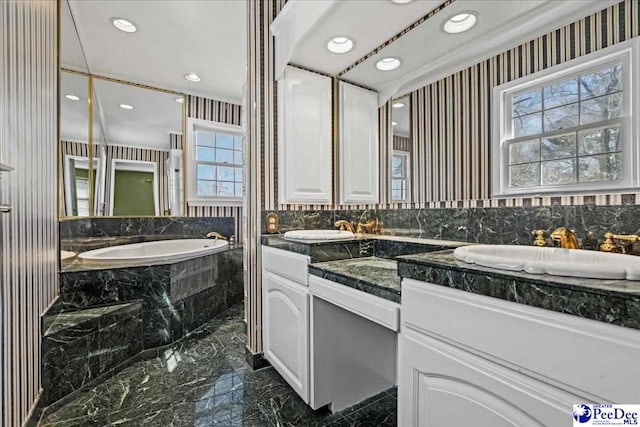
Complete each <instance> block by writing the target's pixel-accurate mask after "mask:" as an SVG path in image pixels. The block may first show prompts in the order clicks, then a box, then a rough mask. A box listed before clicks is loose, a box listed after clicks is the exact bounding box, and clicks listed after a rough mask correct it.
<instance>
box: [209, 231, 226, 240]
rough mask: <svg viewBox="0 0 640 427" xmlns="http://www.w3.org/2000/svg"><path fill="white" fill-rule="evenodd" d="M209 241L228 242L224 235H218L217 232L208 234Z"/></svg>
mask: <svg viewBox="0 0 640 427" xmlns="http://www.w3.org/2000/svg"><path fill="white" fill-rule="evenodd" d="M207 239H215V240H218V239H220V240H227V238H226V237H224V236H223V235H222V234H220V233H218V232H217V231H212V232H211V233H207Z"/></svg>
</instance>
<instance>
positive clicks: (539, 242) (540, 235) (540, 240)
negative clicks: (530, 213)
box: [531, 230, 547, 247]
mask: <svg viewBox="0 0 640 427" xmlns="http://www.w3.org/2000/svg"><path fill="white" fill-rule="evenodd" d="M544 233H545V231H544V230H532V231H531V234H532V235H534V236H535V239H534V240H533V246H540V247H544V246H547V239H545V237H544Z"/></svg>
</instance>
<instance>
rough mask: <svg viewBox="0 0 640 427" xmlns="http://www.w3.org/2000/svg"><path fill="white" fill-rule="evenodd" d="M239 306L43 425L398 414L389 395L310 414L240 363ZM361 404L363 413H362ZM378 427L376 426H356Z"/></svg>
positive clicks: (359, 418)
mask: <svg viewBox="0 0 640 427" xmlns="http://www.w3.org/2000/svg"><path fill="white" fill-rule="evenodd" d="M243 315H244V312H243V307H242V305H241V304H238V305H236V306H234V307H233V308H232V309H230V310H228V311H226V312H224V313H222V314H221V315H220V316H218V317H217V318H215V319H213V320H212V321H210V322H207V323H206V324H205V325H203V326H202V327H201V328H199V329H197V330H196V331H194V332H193V333H191V334H189V335H187V336H186V337H184V338H183V339H182V340H181V341H180V342H178V343H176V344H174V345H173V346H171V347H169V348H167V349H164V350H159V351H158V356H157V357H155V358H151V359H146V360H140V361H139V362H136V363H134V364H132V365H131V366H128V367H126V368H124V369H123V370H121V371H119V372H118V373H116V374H115V375H114V376H113V377H111V378H108V379H106V380H105V381H104V382H102V383H100V384H98V385H96V386H94V387H92V388H91V389H87V390H81V391H80V392H79V393H77V394H75V395H74V396H72V397H71V398H70V400H69V401H67V402H66V404H65V405H64V406H61V407H59V408H57V409H56V410H55V411H54V412H51V413H49V412H45V414H44V418H43V419H42V420H41V422H40V424H39V425H40V426H43V427H44V426H46V427H52V426H56V427H59V426H93V425H95V426H112V425H119V426H176V427H177V426H194V427H195V426H198V427H200V426H202V427H205V426H207V427H208V426H256V427H258V426H259V427H266V426H274V427H275V426H296V427H297V426H341V425H363V426H364V425H391V424H385V423H387V422H388V421H389V420H391V419H395V418H393V417H394V416H395V415H394V414H395V409H392V408H391V406H392V403H393V402H392V401H395V398H394V397H393V396H391V395H389V394H388V393H387V392H384V393H382V394H381V395H379V396H377V397H375V398H373V399H371V400H370V401H366V402H364V403H363V404H361V405H357V406H356V407H354V408H352V409H350V410H348V411H345V412H343V413H337V414H330V413H329V412H328V411H327V410H324V411H322V410H321V411H313V410H311V408H310V407H309V406H307V405H306V404H305V403H304V402H303V401H302V400H301V399H300V398H299V397H298V395H297V394H296V393H295V392H294V391H293V389H291V387H289V385H288V384H287V383H286V382H285V381H284V380H283V379H282V377H280V375H279V374H278V373H277V372H276V371H275V370H274V369H273V368H265V369H261V370H258V371H253V370H251V369H250V368H249V367H248V366H247V365H246V364H245V363H244V351H245V346H246V338H245V332H244V331H245V325H244V321H243V317H244V316H243ZM363 405H364V406H363ZM369 421H372V422H376V423H377V422H380V423H381V424H358V423H361V422H364V423H368V422H369Z"/></svg>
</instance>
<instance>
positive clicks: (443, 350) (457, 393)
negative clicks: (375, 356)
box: [398, 326, 579, 427]
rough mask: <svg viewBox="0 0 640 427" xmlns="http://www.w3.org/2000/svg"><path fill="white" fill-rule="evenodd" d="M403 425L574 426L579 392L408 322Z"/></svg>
mask: <svg viewBox="0 0 640 427" xmlns="http://www.w3.org/2000/svg"><path fill="white" fill-rule="evenodd" d="M399 361H400V363H399V372H398V417H399V419H398V425H401V426H421V427H440V426H492V427H532V426H536V427H538V426H560V425H570V424H571V422H572V418H571V408H572V404H574V403H577V402H579V400H575V399H576V397H575V396H571V395H569V394H567V393H564V392H562V391H560V390H558V389H555V388H554V387H551V386H549V385H547V384H544V383H542V382H539V381H537V380H534V379H531V378H530V377H527V376H525V375H522V374H520V373H518V372H516V371H514V370H511V369H508V368H505V367H503V366H500V365H498V364H496V363H494V362H491V361H489V360H486V359H484V358H481V357H479V356H476V355H473V354H472V353H469V352H467V351H464V350H461V349H458V348H457V347H454V346H451V345H448V344H445V343H444V342H441V341H439V340H436V339H434V338H431V337H428V336H426V335H422V334H420V333H418V332H416V331H414V330H412V329H409V328H405V327H404V326H403V332H402V334H401V336H400V342H399Z"/></svg>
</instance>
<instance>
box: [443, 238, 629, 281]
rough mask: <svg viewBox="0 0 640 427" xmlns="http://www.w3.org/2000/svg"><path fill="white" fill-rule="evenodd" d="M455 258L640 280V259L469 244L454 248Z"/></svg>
mask: <svg viewBox="0 0 640 427" xmlns="http://www.w3.org/2000/svg"><path fill="white" fill-rule="evenodd" d="M453 256H454V257H456V258H457V259H459V260H461V261H464V262H468V263H472V264H477V265H482V266H485V267H493V268H498V269H501V270H511V271H524V272H527V273H531V274H553V275H556V276H569V277H585V278H592V279H627V280H640V257H637V256H633V255H621V254H612V253H606V252H595V251H585V250H579V249H560V248H540V247H535V246H516V245H473V246H463V247H460V248H457V249H456V250H455V251H454V252H453Z"/></svg>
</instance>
